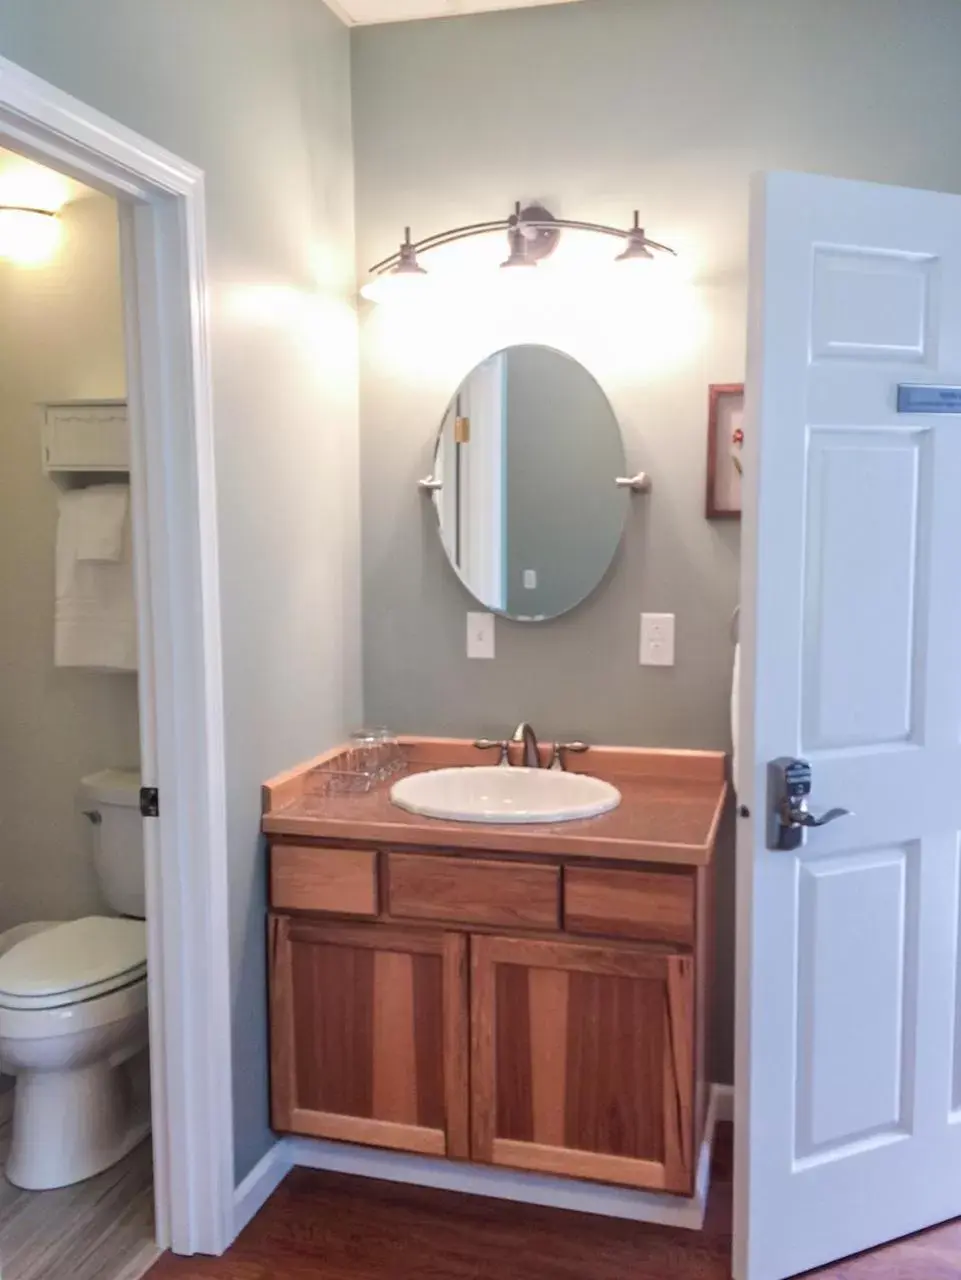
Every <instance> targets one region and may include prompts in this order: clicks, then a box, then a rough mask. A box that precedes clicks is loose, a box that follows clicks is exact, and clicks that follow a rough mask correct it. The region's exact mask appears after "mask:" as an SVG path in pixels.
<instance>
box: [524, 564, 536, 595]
mask: <svg viewBox="0 0 961 1280" xmlns="http://www.w3.org/2000/svg"><path fill="white" fill-rule="evenodd" d="M524 589H525V591H536V590H537V570H536V569H525V570H524Z"/></svg>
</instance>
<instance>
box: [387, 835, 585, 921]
mask: <svg viewBox="0 0 961 1280" xmlns="http://www.w3.org/2000/svg"><path fill="white" fill-rule="evenodd" d="M387 899H388V910H389V911H390V914H391V915H392V916H395V917H397V918H399V919H406V920H444V921H449V922H452V923H461V924H482V925H505V926H508V927H510V926H516V927H519V928H529V929H557V928H558V927H559V925H560V904H561V893H560V872H559V870H558V869H557V867H537V866H521V865H518V864H516V863H509V862H480V861H476V860H468V859H461V858H427V857H421V856H420V855H419V854H408V853H391V854H388V855H387Z"/></svg>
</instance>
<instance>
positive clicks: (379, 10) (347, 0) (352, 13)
mask: <svg viewBox="0 0 961 1280" xmlns="http://www.w3.org/2000/svg"><path fill="white" fill-rule="evenodd" d="M576 3H578V0H327V4H328V5H329V7H330V8H331V9H333V10H334V12H335V13H337V14H338V15H339V16H340V17H341V18H344V19H345V20H346V21H347V22H350V23H354V24H356V25H358V26H360V25H366V24H368V23H374V22H407V21H410V20H411V19H414V18H452V17H455V16H457V15H458V14H464V13H487V12H488V11H490V10H492V9H527V8H530V7H532V6H533V5H546V4H576Z"/></svg>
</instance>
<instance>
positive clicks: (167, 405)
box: [0, 58, 234, 1254]
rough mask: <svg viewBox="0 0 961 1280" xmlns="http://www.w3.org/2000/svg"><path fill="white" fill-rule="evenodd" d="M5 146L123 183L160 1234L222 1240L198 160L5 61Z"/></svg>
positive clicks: (229, 1139)
mask: <svg viewBox="0 0 961 1280" xmlns="http://www.w3.org/2000/svg"><path fill="white" fill-rule="evenodd" d="M0 142H2V143H3V144H4V145H7V146H11V147H13V148H15V149H17V150H20V151H22V152H24V153H25V154H27V155H29V156H31V157H33V158H34V159H36V160H38V161H39V162H40V163H42V164H46V165H49V166H51V167H53V168H56V169H59V170H61V171H62V172H64V173H67V174H69V175H70V176H72V177H74V178H77V179H79V180H80V181H81V182H83V183H86V184H87V185H88V186H92V187H96V188H97V189H99V190H101V191H103V192H105V193H107V194H109V195H113V196H115V197H117V198H118V199H119V200H120V201H121V209H122V228H123V230H122V237H121V240H122V245H121V247H122V265H123V271H124V291H125V295H126V299H127V314H126V334H127V343H128V365H129V367H128V379H129V383H130V386H129V395H128V399H129V403H130V418H131V445H132V457H131V480H132V486H133V508H134V519H135V532H136V542H137V553H136V566H135V573H136V580H137V596H138V622H139V630H140V643H141V650H140V667H141V679H140V688H141V737H142V749H143V762H142V765H143V772H144V780H145V782H147V783H148V784H149V783H154V784H156V785H158V786H159V787H160V792H161V808H162V812H161V818H160V820H159V821H157V822H148V823H147V824H146V829H147V835H146V841H145V843H146V867H147V910H148V929H147V950H148V985H149V997H150V1029H151V1042H152V1050H153V1052H152V1053H151V1060H152V1062H151V1066H152V1080H153V1127H154V1149H155V1162H154V1173H155V1185H156V1202H157V1233H158V1242H159V1244H160V1245H162V1246H169V1247H171V1248H173V1249H174V1250H176V1251H177V1252H178V1253H185V1254H189V1253H194V1252H204V1253H220V1252H222V1251H223V1250H224V1249H225V1248H226V1247H227V1245H228V1244H229V1243H230V1241H231V1240H232V1239H233V1227H234V1186H233V1184H234V1171H233V1116H232V1088H231V1040H230V981H229V948H228V938H227V914H226V913H227V905H226V904H227V826H226V802H225V780H224V741H223V701H222V699H223V695H222V675H221V647H220V599H219V593H220V588H219V571H218V558H217V520H216V490H215V484H214V464H213V422H212V413H211V389H210V373H209V357H208V336H207V315H206V305H207V303H206V299H207V277H206V265H205V218H204V179H203V174H202V173H201V172H200V170H198V169H196V168H194V167H193V166H192V165H190V164H187V163H186V162H185V161H183V160H180V159H178V158H177V157H176V156H173V155H171V154H170V153H169V152H167V151H165V150H163V149H162V148H161V147H157V146H155V145H154V144H153V143H151V142H149V141H147V140H146V139H144V138H141V137H139V136H138V135H137V134H135V133H133V132H132V131H131V130H129V129H127V128H125V127H124V126H123V125H120V124H118V123H116V122H115V121H113V120H110V119H109V118H108V117H106V116H104V115H102V114H101V113H100V112H98V111H95V110H93V109H92V108H90V107H87V106H86V105H84V104H83V103H81V102H78V101H77V100H76V99H74V98H71V97H69V96H68V95H67V94H65V93H62V92H60V90H58V89H55V88H54V87H53V86H51V85H49V84H47V83H45V82H44V81H42V80H40V79H38V78H37V77H36V76H34V75H32V74H30V73H29V72H27V71H24V70H23V69H22V68H20V67H18V66H16V65H15V64H13V63H11V62H9V61H7V60H6V59H4V58H0Z"/></svg>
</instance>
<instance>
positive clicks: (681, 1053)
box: [471, 937, 694, 1193]
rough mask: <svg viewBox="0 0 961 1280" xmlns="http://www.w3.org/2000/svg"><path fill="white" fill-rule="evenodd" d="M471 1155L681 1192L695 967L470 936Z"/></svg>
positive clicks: (635, 952) (685, 1175)
mask: <svg viewBox="0 0 961 1280" xmlns="http://www.w3.org/2000/svg"><path fill="white" fill-rule="evenodd" d="M471 948H472V989H471V1001H472V1044H473V1057H472V1155H473V1157H474V1159H476V1160H483V1161H487V1162H490V1163H492V1164H499V1165H509V1166H512V1167H515V1168H521V1169H534V1170H538V1171H540V1172H547V1173H558V1174H567V1175H570V1176H572V1177H580V1178H591V1179H597V1180H600V1181H606V1182H617V1183H624V1184H626V1185H629V1186H637V1187H651V1188H655V1189H659V1190H668V1191H676V1192H681V1193H688V1192H689V1191H690V1188H691V1184H692V1177H693V1093H694V1067H693V1039H694V1022H693V1009H694V991H693V962H692V960H691V958H690V957H689V956H680V955H669V954H662V953H657V952H647V951H643V950H641V949H629V948H623V949H622V948H616V947H611V946H602V945H597V946H588V945H583V946H581V945H574V944H567V943H554V942H539V941H528V940H521V939H512V938H490V937H483V938H482V937H474V938H472V939H471Z"/></svg>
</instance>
